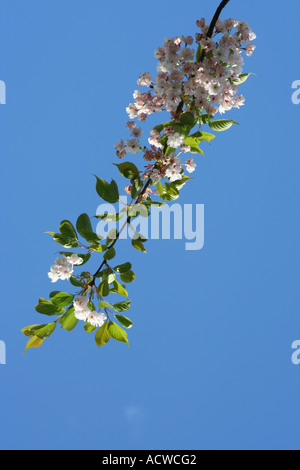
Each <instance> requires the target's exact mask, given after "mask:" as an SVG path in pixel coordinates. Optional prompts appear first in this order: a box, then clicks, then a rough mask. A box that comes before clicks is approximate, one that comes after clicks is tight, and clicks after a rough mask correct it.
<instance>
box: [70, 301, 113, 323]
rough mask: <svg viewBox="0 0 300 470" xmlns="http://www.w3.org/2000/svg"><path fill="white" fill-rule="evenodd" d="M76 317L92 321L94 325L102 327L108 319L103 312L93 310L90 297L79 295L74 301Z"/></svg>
mask: <svg viewBox="0 0 300 470" xmlns="http://www.w3.org/2000/svg"><path fill="white" fill-rule="evenodd" d="M73 305H74V310H75V317H76V318H77V320H81V321H84V322H88V323H90V324H91V325H92V326H98V327H101V326H102V325H104V323H105V321H106V320H107V318H106V316H105V314H104V313H102V312H96V311H94V312H93V311H92V310H91V309H90V308H89V299H88V297H85V296H82V295H81V296H79V297H77V299H76V300H75V302H74V304H73Z"/></svg>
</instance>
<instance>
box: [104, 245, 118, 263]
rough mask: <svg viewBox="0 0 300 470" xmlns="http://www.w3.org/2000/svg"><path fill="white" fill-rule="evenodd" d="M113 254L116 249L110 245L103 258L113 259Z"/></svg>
mask: <svg viewBox="0 0 300 470" xmlns="http://www.w3.org/2000/svg"><path fill="white" fill-rule="evenodd" d="M115 256H116V250H115V249H114V248H113V247H112V248H110V249H109V250H108V251H107V252H106V253H105V255H104V259H105V260H106V261H109V260H111V259H113V258H114V257H115Z"/></svg>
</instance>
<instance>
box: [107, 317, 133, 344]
mask: <svg viewBox="0 0 300 470" xmlns="http://www.w3.org/2000/svg"><path fill="white" fill-rule="evenodd" d="M108 331H109V334H110V336H111V337H112V338H113V339H114V340H116V341H120V342H121V343H126V344H127V345H128V346H129V342H128V337H127V333H126V331H124V330H123V328H121V327H120V326H118V325H117V324H116V323H114V322H112V321H110V322H109V324H108Z"/></svg>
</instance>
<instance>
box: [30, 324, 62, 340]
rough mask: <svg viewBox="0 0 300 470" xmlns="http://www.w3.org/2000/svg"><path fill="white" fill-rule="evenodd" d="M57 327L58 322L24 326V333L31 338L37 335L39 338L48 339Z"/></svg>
mask: <svg viewBox="0 0 300 470" xmlns="http://www.w3.org/2000/svg"><path fill="white" fill-rule="evenodd" d="M55 328H56V323H49V324H48V325H32V326H27V327H26V328H24V329H23V330H22V333H24V335H25V336H27V337H29V338H31V337H34V336H37V337H38V338H39V339H46V338H49V337H50V336H51V335H52V334H53V333H54V331H55Z"/></svg>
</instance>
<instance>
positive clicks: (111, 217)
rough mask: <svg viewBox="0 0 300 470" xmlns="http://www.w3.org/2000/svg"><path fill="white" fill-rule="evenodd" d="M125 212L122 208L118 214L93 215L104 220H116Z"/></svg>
mask: <svg viewBox="0 0 300 470" xmlns="http://www.w3.org/2000/svg"><path fill="white" fill-rule="evenodd" d="M125 213H126V211H125V210H124V212H122V211H121V212H120V213H119V214H100V215H96V216H95V217H96V219H101V220H103V221H104V222H118V221H119V220H121V219H122V218H123V217H124V215H125Z"/></svg>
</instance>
